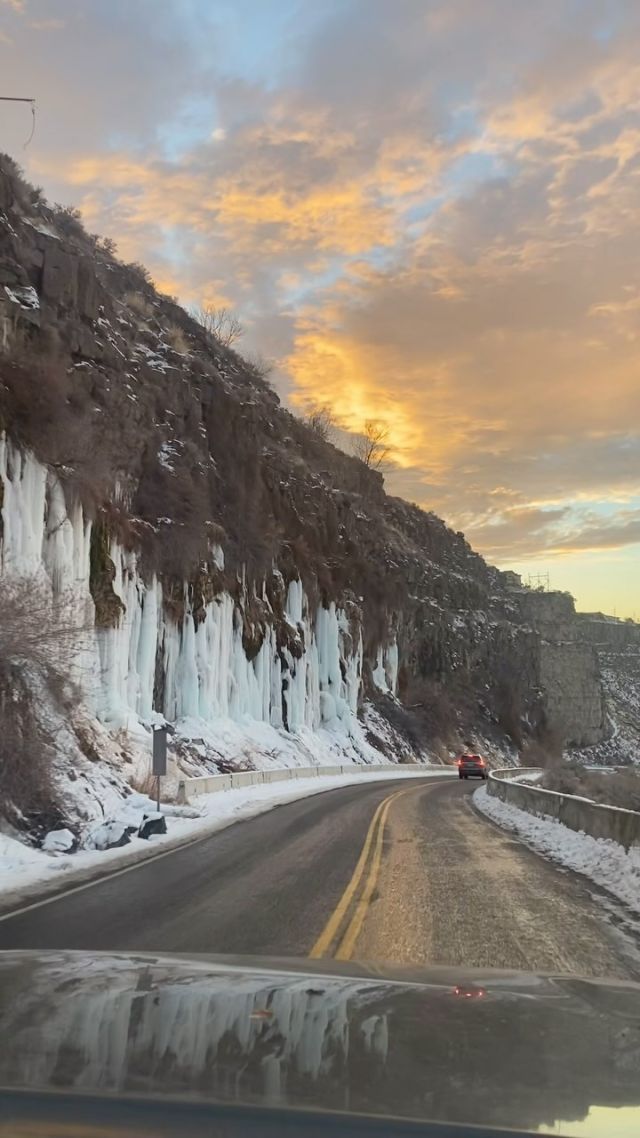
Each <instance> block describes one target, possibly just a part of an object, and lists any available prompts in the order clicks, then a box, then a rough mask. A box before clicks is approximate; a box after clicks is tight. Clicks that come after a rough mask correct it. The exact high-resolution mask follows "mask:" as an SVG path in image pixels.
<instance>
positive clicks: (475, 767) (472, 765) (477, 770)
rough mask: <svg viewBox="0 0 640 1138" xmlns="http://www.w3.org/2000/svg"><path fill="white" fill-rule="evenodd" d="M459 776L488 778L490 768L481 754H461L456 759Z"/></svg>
mask: <svg viewBox="0 0 640 1138" xmlns="http://www.w3.org/2000/svg"><path fill="white" fill-rule="evenodd" d="M456 762H457V764H458V778H487V776H488V773H489V772H488V768H487V764H486V762H485V760H484V759H483V758H482V756H481V755H460V758H459V759H456Z"/></svg>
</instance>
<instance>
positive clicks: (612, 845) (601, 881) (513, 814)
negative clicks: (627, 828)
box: [473, 786, 640, 913]
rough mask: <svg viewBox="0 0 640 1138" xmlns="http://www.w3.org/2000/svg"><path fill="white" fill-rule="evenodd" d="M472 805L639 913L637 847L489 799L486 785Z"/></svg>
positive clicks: (639, 872)
mask: <svg viewBox="0 0 640 1138" xmlns="http://www.w3.org/2000/svg"><path fill="white" fill-rule="evenodd" d="M473 802H474V806H476V807H477V809H478V810H480V811H481V812H482V813H483V814H486V816H487V817H488V818H491V819H492V821H494V822H497V823H498V825H500V826H504V827H505V829H507V830H511V831H513V832H514V833H515V834H517V836H518V837H519V838H521V839H522V841H524V842H525V843H526V844H527V845H528V846H530V847H531V849H533V850H535V851H536V852H537V853H540V854H543V855H544V856H545V857H548V858H550V859H551V860H552V861H556V862H559V863H560V864H561V865H564V866H566V867H567V869H573V870H575V871H576V872H577V873H582V874H584V876H585V877H589V878H590V879H591V881H593V882H594V883H595V884H596V885H601V886H603V887H604V888H605V889H607V890H608V891H609V892H610V893H612V894H613V895H614V896H615V897H618V898H619V899H620V900H621V901H624V902H625V904H626V905H628V906H629V907H630V908H631V909H632V910H633V911H634V912H635V913H640V847H631V849H630V850H629V851H628V852H627V851H626V850H625V848H624V846H621V845H619V844H618V842H613V841H610V840H608V839H605V838H592V837H591V836H590V835H589V834H584V833H582V832H580V833H578V832H576V831H575V830H570V829H569V827H568V826H564V825H563V824H562V822H559V821H558V819H557V818H547V817H544V818H540V817H538V816H536V815H534V814H528V813H527V812H526V811H525V810H519V809H518V808H517V807H516V806H512V805H511V803H508V802H503V801H502V799H500V798H495V797H492V796H491V795H490V794H488V792H487V788H486V786H482V787H480V788H479V789H478V790H476V792H475V794H474V796H473Z"/></svg>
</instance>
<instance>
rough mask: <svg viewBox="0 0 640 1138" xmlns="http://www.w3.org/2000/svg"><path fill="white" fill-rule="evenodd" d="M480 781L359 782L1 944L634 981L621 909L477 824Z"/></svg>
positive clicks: (26, 926)
mask: <svg viewBox="0 0 640 1138" xmlns="http://www.w3.org/2000/svg"><path fill="white" fill-rule="evenodd" d="M475 785H476V784H475V783H467V782H464V783H459V782H458V781H457V780H451V779H446V780H445V779H443V780H437V779H433V778H431V779H428V780H426V779H425V780H424V781H420V782H418V781H415V782H414V781H413V780H411V781H410V782H407V781H406V780H405V781H402V782H401V781H398V782H397V783H396V782H382V783H377V784H369V785H367V786H362V785H358V786H349V787H345V788H344V789H340V790H334V791H329V792H326V793H324V794H319V795H314V796H313V797H310V798H304V799H301V800H299V801H297V802H294V803H290V804H288V805H286V806H280V807H278V808H276V809H274V810H271V811H269V812H268V813H266V814H263V815H260V816H259V817H257V818H254V819H251V820H249V821H246V822H239V823H236V824H235V825H233V826H231V827H229V828H228V829H226V830H223V831H221V832H220V833H218V834H215V835H214V836H212V837H210V838H207V839H204V840H202V841H200V842H198V843H196V844H193V845H191V846H189V847H188V848H185V849H183V850H178V851H177V852H175V853H173V854H171V855H170V856H167V857H164V858H161V859H159V860H158V861H155V862H151V863H149V864H146V865H145V864H144V863H142V864H141V865H139V866H137V867H135V868H133V869H131V870H128V871H126V872H124V873H120V874H118V876H115V877H113V878H111V879H109V878H107V879H104V880H102V881H100V882H99V883H97V884H95V885H92V886H90V887H87V888H83V889H82V890H80V891H77V892H75V893H70V894H69V895H68V896H61V897H59V898H58V899H56V900H53V901H49V902H47V903H45V904H41V905H37V906H35V907H31V908H29V909H28V910H26V911H24V912H22V913H18V914H17V915H16V916H10V917H8V918H3V919H0V949H2V948H43V949H44V948H78V949H90V950H91V949H93V950H98V949H103V950H112V949H116V950H123V951H149V952H152V951H153V952H158V951H162V952H209V953H230V954H242V955H247V954H248V955H252V954H260V955H276V956H282V955H287V956H307V955H310V954H312V955H314V956H337V957H338V958H342V959H349V958H361V959H369V960H381V961H392V962H394V963H402V964H404V963H406V964H450V965H464V966H469V965H477V966H493V967H510V968H522V969H532V970H535V969H538V970H552V971H560V972H573V973H576V972H577V973H581V974H583V975H592V976H596V975H598V976H611V977H617V978H634V979H640V935H639V930H638V929H636V928H635V927H634V925H633V922H632V921H631V920H630V919H629V918H628V917H627V915H626V914H625V913H624V911H623V910H622V908H621V907H620V906H617V905H615V903H613V902H611V901H610V900H609V901H607V902H606V904H607V907H604V906H603V905H602V904H601V903H600V901H599V900H594V896H593V894H594V892H595V890H594V888H593V887H591V886H589V885H588V884H587V883H586V882H585V881H583V880H582V879H580V878H579V877H577V876H576V875H574V874H571V873H568V872H563V871H561V870H559V869H558V868H556V867H555V866H553V865H551V864H550V863H548V862H546V861H545V860H543V859H542V858H539V857H538V856H537V855H535V854H532V853H531V852H530V851H528V850H527V849H526V848H525V847H523V846H521V845H520V844H519V843H518V842H516V841H515V840H514V839H513V838H511V837H510V836H509V835H507V834H505V833H503V832H502V831H500V830H499V829H498V828H497V827H495V826H493V825H492V824H491V823H489V822H488V821H486V820H485V819H484V818H480V817H478V816H477V815H476V814H475V812H474V810H473V809H472V806H471V799H470V794H471V793H472V791H473V790H474V789H475Z"/></svg>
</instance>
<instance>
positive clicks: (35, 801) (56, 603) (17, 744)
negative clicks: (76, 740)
mask: <svg viewBox="0 0 640 1138" xmlns="http://www.w3.org/2000/svg"><path fill="white" fill-rule="evenodd" d="M72 605H73V599H72V597H71V596H68V595H63V596H60V597H58V598H53V599H52V598H51V597H50V596H49V594H48V592H47V590H46V589H45V587H44V586H43V585H42V584H40V583H39V582H38V581H35V580H29V579H26V578H20V579H15V580H14V579H11V580H7V579H4V580H3V581H2V584H1V587H0V813H2V814H3V815H4V816H5V817H7V818H9V820H10V821H12V822H13V823H14V824H15V825H17V826H19V827H21V828H24V829H29V830H30V831H31V832H33V833H36V834H38V833H40V832H44V831H45V830H46V829H50V828H51V827H52V826H55V825H58V824H59V823H60V821H61V819H62V807H61V804H60V803H59V802H58V800H57V795H56V790H55V787H54V784H53V780H52V763H53V757H54V750H55V737H54V735H53V733H52V730H51V729H50V728H49V727H48V726H47V724H46V713H44V709H43V708H42V707H41V706H40V705H39V703H37V702H36V701H37V698H38V696H39V698H40V700H42V696H43V694H45V693H46V696H47V698H49V699H50V700H52V701H53V702H54V703H55V704H57V705H62V706H64V704H65V702H68V701H69V700H71V699H73V698H74V691H73V687H72V685H71V684H70V682H69V676H70V673H71V671H72V668H73V664H74V662H75V661H76V658H77V654H78V652H79V650H80V649H81V647H82V637H83V633H84V629H83V627H82V626H80V625H79V623H78V622H77V621H75V620H74V619H73V608H72Z"/></svg>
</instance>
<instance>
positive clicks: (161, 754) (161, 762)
mask: <svg viewBox="0 0 640 1138" xmlns="http://www.w3.org/2000/svg"><path fill="white" fill-rule="evenodd" d="M152 771H153V774H154V775H155V776H156V796H157V802H158V813H160V779H161V778H162V776H163V775H166V773H167V728H166V727H154V729H153V767H152Z"/></svg>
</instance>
